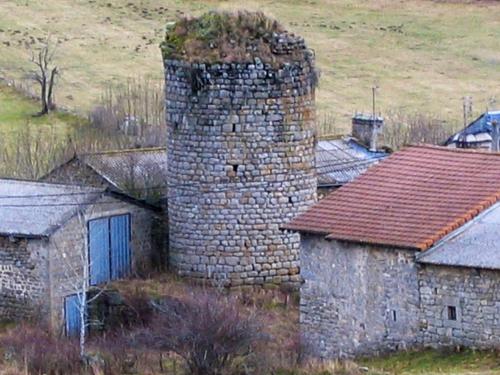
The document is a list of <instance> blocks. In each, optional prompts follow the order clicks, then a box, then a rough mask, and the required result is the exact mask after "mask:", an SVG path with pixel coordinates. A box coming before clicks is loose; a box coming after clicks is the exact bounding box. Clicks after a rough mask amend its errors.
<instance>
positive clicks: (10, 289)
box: [0, 237, 48, 320]
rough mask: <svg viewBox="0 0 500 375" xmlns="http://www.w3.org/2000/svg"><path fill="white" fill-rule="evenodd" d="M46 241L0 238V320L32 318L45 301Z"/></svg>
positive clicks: (46, 292) (46, 277)
mask: <svg viewBox="0 0 500 375" xmlns="http://www.w3.org/2000/svg"><path fill="white" fill-rule="evenodd" d="M47 271H48V262H47V249H46V241H44V240H43V239H30V240H28V239H16V238H12V239H10V238H8V237H0V320H17V319H23V318H28V317H30V316H33V314H34V313H35V312H36V309H37V308H38V307H39V306H40V305H41V304H42V302H43V301H45V300H46V299H47V297H48V287H47V285H48V284H47V281H48V272H47Z"/></svg>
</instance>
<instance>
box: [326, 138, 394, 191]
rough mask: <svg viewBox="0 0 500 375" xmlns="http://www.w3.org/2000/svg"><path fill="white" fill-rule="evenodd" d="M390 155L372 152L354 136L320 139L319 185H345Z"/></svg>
mask: <svg viewBox="0 0 500 375" xmlns="http://www.w3.org/2000/svg"><path fill="white" fill-rule="evenodd" d="M388 155H389V154H388V153H386V152H383V151H377V152H372V151H370V150H368V148H367V147H365V146H363V145H361V144H360V143H358V142H357V141H356V140H355V139H354V138H352V137H342V138H338V137H337V138H324V139H320V140H319V141H318V143H317V145H316V169H317V175H318V186H319V187H330V186H341V185H344V184H346V183H348V182H350V181H352V180H354V179H355V178H356V177H358V176H359V175H360V174H361V173H363V172H365V171H366V170H367V169H368V168H369V167H370V166H372V165H373V164H375V163H377V162H378V161H380V160H382V159H383V158H385V157H387V156H388Z"/></svg>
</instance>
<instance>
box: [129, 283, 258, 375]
mask: <svg viewBox="0 0 500 375" xmlns="http://www.w3.org/2000/svg"><path fill="white" fill-rule="evenodd" d="M157 310H158V314H157V316H156V319H155V320H154V322H153V324H152V325H151V327H150V328H149V329H148V330H147V331H144V332H142V333H141V334H139V335H138V336H137V340H138V341H139V342H140V343H142V344H143V345H145V346H146V347H150V348H154V349H157V350H159V351H164V352H173V353H176V354H177V355H179V356H180V357H182V358H183V359H184V361H185V363H186V365H187V367H188V368H189V372H190V373H191V374H193V375H221V374H233V373H235V372H234V371H235V370H234V366H236V365H242V363H243V362H244V360H245V358H246V357H248V356H249V355H250V354H251V353H252V350H253V348H254V345H255V344H256V343H257V342H258V341H260V339H262V334H261V328H260V324H259V323H258V320H257V319H256V317H255V316H254V315H253V314H252V313H248V312H246V311H245V312H244V311H243V310H242V309H241V306H240V305H239V303H238V301H236V300H235V299H234V298H232V297H228V296H222V295H220V294H212V293H206V292H205V293H203V294H201V295H200V294H198V295H191V296H189V298H187V299H185V300H180V299H173V298H169V299H165V300H164V301H163V302H162V303H161V305H158V306H157Z"/></svg>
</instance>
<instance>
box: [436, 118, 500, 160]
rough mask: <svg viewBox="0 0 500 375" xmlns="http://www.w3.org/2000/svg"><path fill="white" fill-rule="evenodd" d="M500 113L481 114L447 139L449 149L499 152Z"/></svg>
mask: <svg viewBox="0 0 500 375" xmlns="http://www.w3.org/2000/svg"><path fill="white" fill-rule="evenodd" d="M499 127H500V111H488V112H485V113H483V114H482V115H481V116H479V117H478V118H477V119H475V120H474V121H472V122H471V123H470V124H469V125H467V126H466V127H465V129H462V130H460V131H458V132H457V133H455V134H453V135H452V136H451V137H450V138H448V139H447V140H446V141H445V142H444V145H445V146H447V147H450V148H476V149H483V150H491V151H500V131H499Z"/></svg>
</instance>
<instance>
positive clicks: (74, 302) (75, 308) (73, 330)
mask: <svg viewBox="0 0 500 375" xmlns="http://www.w3.org/2000/svg"><path fill="white" fill-rule="evenodd" d="M64 324H65V329H66V335H68V336H77V335H78V334H79V333H80V328H81V326H82V320H81V316H80V300H79V298H78V295H77V294H72V295H70V296H67V297H66V298H64Z"/></svg>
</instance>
